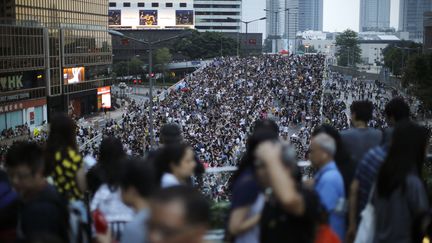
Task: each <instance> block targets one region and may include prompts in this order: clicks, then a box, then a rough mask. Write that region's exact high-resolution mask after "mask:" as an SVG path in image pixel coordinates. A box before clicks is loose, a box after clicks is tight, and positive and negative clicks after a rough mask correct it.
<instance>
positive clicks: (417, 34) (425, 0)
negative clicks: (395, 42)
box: [399, 0, 432, 42]
mask: <svg viewBox="0 0 432 243" xmlns="http://www.w3.org/2000/svg"><path fill="white" fill-rule="evenodd" d="M427 11H432V1H431V0H400V7H399V30H400V31H403V32H409V39H410V40H412V41H416V42H423V14H424V12H427Z"/></svg>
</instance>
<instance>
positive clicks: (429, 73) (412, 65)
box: [402, 54, 432, 109]
mask: <svg viewBox="0 0 432 243" xmlns="http://www.w3.org/2000/svg"><path fill="white" fill-rule="evenodd" d="M402 85H403V86H405V87H408V88H409V90H411V91H412V92H413V93H414V95H416V96H417V97H418V98H419V99H420V100H421V101H423V102H424V104H425V105H426V106H427V107H428V108H429V109H431V108H432V54H428V55H413V56H411V57H410V58H409V59H408V62H407V66H406V67H405V69H404V73H403V76H402Z"/></svg>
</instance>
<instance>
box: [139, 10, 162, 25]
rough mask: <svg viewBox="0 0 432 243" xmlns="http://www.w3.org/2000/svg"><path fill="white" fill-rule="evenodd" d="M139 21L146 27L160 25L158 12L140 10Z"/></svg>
mask: <svg viewBox="0 0 432 243" xmlns="http://www.w3.org/2000/svg"><path fill="white" fill-rule="evenodd" d="M139 21H140V25H146V26H154V25H158V11H157V10H140V11H139Z"/></svg>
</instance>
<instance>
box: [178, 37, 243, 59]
mask: <svg viewBox="0 0 432 243" xmlns="http://www.w3.org/2000/svg"><path fill="white" fill-rule="evenodd" d="M173 52H181V53H182V54H183V55H185V56H187V57H188V58H189V59H200V58H202V59H208V58H213V57H218V56H221V55H223V56H233V55H236V53H237V41H236V40H234V39H232V38H228V37H226V36H224V35H223V34H222V33H218V32H203V33H201V32H198V31H194V32H193V33H192V35H190V36H188V37H186V38H183V39H182V40H180V41H178V42H177V43H176V44H175V45H174V47H173Z"/></svg>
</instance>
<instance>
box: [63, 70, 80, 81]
mask: <svg viewBox="0 0 432 243" xmlns="http://www.w3.org/2000/svg"><path fill="white" fill-rule="evenodd" d="M63 80H64V83H65V84H75V83H79V82H82V81H84V67H74V68H64V69H63Z"/></svg>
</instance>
